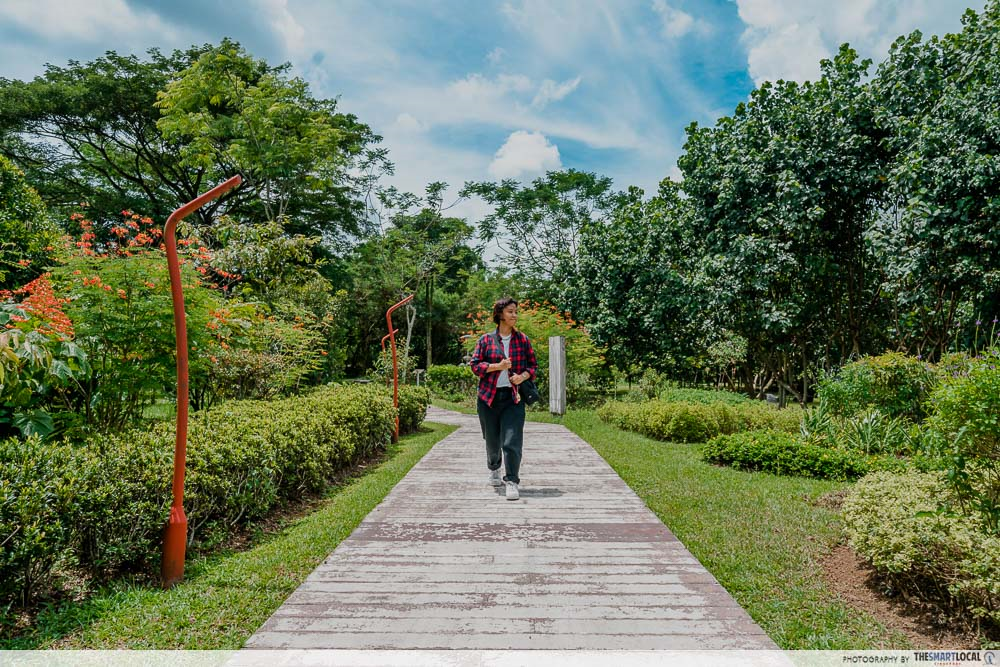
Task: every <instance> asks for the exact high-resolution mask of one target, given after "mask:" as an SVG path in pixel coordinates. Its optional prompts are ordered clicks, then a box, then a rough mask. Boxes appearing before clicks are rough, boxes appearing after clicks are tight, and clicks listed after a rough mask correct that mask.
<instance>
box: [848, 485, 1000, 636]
mask: <svg viewBox="0 0 1000 667" xmlns="http://www.w3.org/2000/svg"><path fill="white" fill-rule="evenodd" d="M953 500H954V499H953V498H952V497H951V496H950V493H949V490H948V486H947V484H946V483H945V481H944V479H943V476H942V473H940V472H934V473H918V472H911V473H907V474H891V473H887V472H877V473H873V474H871V475H869V476H867V477H865V478H864V479H862V480H860V481H859V482H858V483H857V484H856V485H855V486H854V488H853V489H852V491H851V493H850V494H849V495H848V496H847V498H846V499H845V500H844V507H843V511H844V524H845V528H846V530H847V536H848V540H849V541H850V544H851V547H852V548H853V549H854V550H855V551H856V552H857V553H858V555H859V556H861V557H862V558H864V559H865V560H867V561H868V562H869V563H871V564H872V566H874V567H875V569H876V570H877V571H878V572H879V573H880V574H882V575H883V576H885V577H886V578H887V579H888V580H889V581H890V582H891V583H892V585H893V586H894V587H895V588H896V589H898V590H901V591H904V592H905V593H906V594H907V595H911V596H916V597H918V598H920V599H922V600H924V601H925V602H927V603H929V604H931V605H933V606H935V607H937V608H938V609H941V610H942V611H944V612H945V613H947V614H949V615H951V616H953V617H958V618H963V617H964V618H965V619H969V618H971V619H974V620H975V621H979V622H982V623H983V624H984V625H985V626H986V627H985V628H982V629H984V630H987V634H990V635H992V639H994V640H996V639H998V638H1000V537H998V536H996V535H990V534H988V533H986V532H984V531H983V530H982V528H981V526H980V525H979V522H978V520H977V518H976V517H972V516H969V515H967V514H955V513H940V512H938V507H939V505H940V504H941V503H942V502H949V501H953ZM990 629H991V630H992V632H989V630H990Z"/></svg>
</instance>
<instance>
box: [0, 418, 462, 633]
mask: <svg viewBox="0 0 1000 667" xmlns="http://www.w3.org/2000/svg"><path fill="white" fill-rule="evenodd" d="M455 428H456V427H454V426H445V425H442V424H434V423H425V424H424V425H423V428H422V431H421V432H420V433H418V434H414V435H410V436H406V437H403V438H401V439H400V442H399V444H397V445H393V446H391V447H390V449H389V452H388V457H387V459H386V460H385V461H383V462H382V463H379V464H378V465H376V466H374V467H372V468H371V469H370V470H368V471H366V472H365V474H364V475H363V476H360V477H355V478H353V479H351V480H349V481H348V482H346V483H344V484H343V485H342V486H340V487H335V488H332V489H331V490H330V492H329V494H328V497H327V498H326V499H324V500H323V501H322V503H321V504H320V506H319V508H318V509H316V510H315V511H313V512H311V513H309V514H308V515H307V516H305V517H302V518H301V519H298V520H296V521H294V522H291V523H290V525H288V526H286V527H284V528H283V529H282V530H281V531H280V532H277V533H274V534H270V535H266V536H261V537H260V538H259V540H258V543H257V544H256V546H254V547H253V548H252V549H250V550H247V551H240V552H229V553H220V554H216V555H213V556H210V557H207V558H196V559H193V560H189V561H188V564H187V568H186V571H185V578H184V581H183V582H182V583H180V584H178V585H177V586H175V587H174V588H172V589H171V590H169V591H163V590H159V589H157V588H152V587H149V586H136V585H129V584H128V583H122V582H119V583H116V584H114V585H111V586H109V587H108V588H106V589H105V590H103V591H101V592H99V593H98V594H97V595H94V596H92V597H91V598H90V599H89V600H88V601H86V602H84V603H74V604H66V605H64V606H63V607H61V608H58V609H51V610H48V611H46V612H44V613H42V614H41V615H40V616H39V617H38V619H37V622H36V623H35V624H34V626H33V627H34V632H32V634H31V635H29V636H24V637H20V638H18V639H16V640H12V641H8V642H5V643H4V645H2V646H0V648H7V649H15V648H17V649H29V648H32V649H34V648H91V649H114V648H130V649H236V648H239V647H241V646H242V645H243V643H244V642H245V641H246V639H247V638H248V637H249V636H250V635H251V634H253V632H254V631H255V630H256V629H257V628H258V627H260V625H261V624H262V623H263V622H264V621H265V620H267V618H268V617H269V616H270V615H271V614H272V613H273V612H274V610H275V609H277V608H278V607H279V606H280V605H281V604H282V603H283V602H284V601H285V599H286V598H287V597H288V596H289V595H290V594H291V593H292V591H294V590H295V588H296V587H298V585H299V584H301V583H302V581H303V580H304V579H305V578H306V577H307V576H308V575H309V574H310V573H311V572H312V571H313V570H314V569H315V568H316V566H318V565H319V564H320V563H321V562H322V561H323V559H325V558H326V557H327V556H328V555H329V554H330V552H332V551H333V550H334V548H335V547H336V546H337V545H338V544H339V543H340V542H341V540H343V539H344V538H345V537H347V536H348V535H350V534H351V532H352V531H353V530H354V529H355V527H357V525H358V524H359V523H360V522H361V520H362V519H364V517H365V516H366V515H368V513H369V512H371V511H372V509H374V508H375V506H376V505H377V504H378V503H379V502H381V501H382V499H383V498H384V497H385V496H386V494H388V493H389V491H390V490H392V488H393V487H394V486H395V485H396V483H397V482H399V480H400V479H402V478H403V476H404V475H406V473H407V472H408V471H409V470H410V468H411V467H413V465H414V464H415V463H416V462H417V461H419V460H420V459H421V457H423V455H424V454H426V453H427V451H428V450H429V449H430V448H431V446H432V445H434V443H436V442H437V441H439V440H441V439H442V438H444V437H445V436H447V435H448V434H449V433H451V432H452V431H454V430H455Z"/></svg>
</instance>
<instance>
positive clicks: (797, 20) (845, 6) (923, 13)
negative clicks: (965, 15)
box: [736, 0, 985, 84]
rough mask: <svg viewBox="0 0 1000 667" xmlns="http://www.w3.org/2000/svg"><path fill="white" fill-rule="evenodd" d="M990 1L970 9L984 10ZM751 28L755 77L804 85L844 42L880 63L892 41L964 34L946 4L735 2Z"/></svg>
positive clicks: (954, 9)
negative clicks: (919, 34) (914, 36)
mask: <svg viewBox="0 0 1000 667" xmlns="http://www.w3.org/2000/svg"><path fill="white" fill-rule="evenodd" d="M984 3H985V0H969V1H968V2H967V3H963V5H961V6H965V5H966V4H969V5H973V8H974V9H977V10H981V9H982V7H983V5H984ZM736 4H737V8H738V11H739V16H740V19H742V20H743V22H744V23H745V24H746V26H747V28H746V30H745V32H744V33H743V41H744V43H745V44H746V46H747V49H748V64H749V69H750V75H751V77H753V79H754V81H755V82H756V83H757V84H760V83H762V82H764V81H767V80H771V81H774V80H777V79H786V80H794V81H803V80H806V79H810V80H812V79H816V78H818V76H819V74H820V68H819V61H820V59H821V58H829V57H831V56H832V55H833V54H834V53H836V52H837V50H838V49H839V48H840V45H841V44H843V43H844V42H847V43H849V44H850V45H851V46H852V47H853V48H854V49H855V50H856V51H858V53H859V54H860V56H861V57H862V58H871V59H872V60H873V61H874V62H875V64H878V63H879V62H881V61H882V60H883V59H884V58H885V56H886V55H887V54H888V51H889V46H890V45H891V43H892V41H893V40H894V39H895V38H896V37H898V36H900V35H902V34H906V33H909V32H911V31H913V30H914V29H920V30H922V31H923V32H924V34H925V35H930V34H937V35H941V34H944V33H945V32H954V31H957V30H960V29H961V22H960V16H961V13H962V12H961V10H960V8H959V7H960V6H959V5H956V4H955V3H953V2H945V1H942V0H896V1H895V2H879V1H878V0H841V1H840V2H836V3H833V2H829V1H828V0H736Z"/></svg>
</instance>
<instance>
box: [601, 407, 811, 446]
mask: <svg viewBox="0 0 1000 667" xmlns="http://www.w3.org/2000/svg"><path fill="white" fill-rule="evenodd" d="M598 416H600V418H601V419H603V420H604V421H606V422H608V423H611V424H614V425H615V426H617V427H618V428H621V429H624V430H627V431H635V432H636V433H642V434H643V435H646V436H649V437H650V438H654V439H656V440H667V441H672V442H705V441H706V440H708V439H710V438H712V437H715V436H717V435H722V434H728V433H736V432H737V431H744V430H753V429H762V428H770V429H776V430H780V431H787V432H796V431H798V428H799V419H800V415H799V413H798V412H796V411H793V410H789V409H785V410H779V409H777V408H773V407H771V406H769V405H766V404H764V403H754V402H747V403H740V402H737V403H733V404H730V403H723V402H719V403H701V402H699V403H693V402H688V401H676V402H674V401H662V400H656V401H645V402H642V403H623V402H616V401H611V402H608V403H605V404H604V405H603V406H602V407H601V408H599V409H598Z"/></svg>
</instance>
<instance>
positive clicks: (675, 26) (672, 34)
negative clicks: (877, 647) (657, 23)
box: [653, 0, 695, 39]
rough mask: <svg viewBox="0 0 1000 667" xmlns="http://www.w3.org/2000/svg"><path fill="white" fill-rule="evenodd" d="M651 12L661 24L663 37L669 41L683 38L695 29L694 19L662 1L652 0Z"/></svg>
mask: <svg viewBox="0 0 1000 667" xmlns="http://www.w3.org/2000/svg"><path fill="white" fill-rule="evenodd" d="M653 10H654V11H656V13H657V14H659V15H660V19H661V20H662V22H663V25H662V28H661V30H662V32H663V36H664V37H667V38H669V39H676V38H677V37H683V36H684V35H686V34H688V33H689V32H691V31H692V30H694V28H695V22H694V17H692V16H691V15H690V14H688V13H687V12H684V11H681V10H680V9H676V8H674V7H671V6H670V5H668V4H667V3H666V2H664V0H653Z"/></svg>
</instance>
